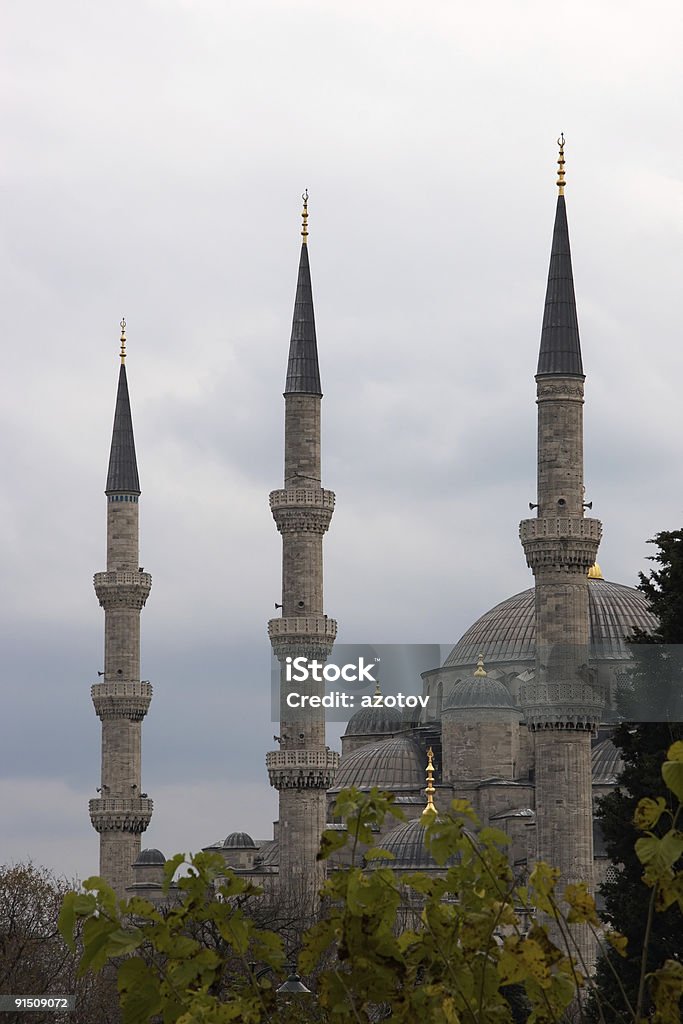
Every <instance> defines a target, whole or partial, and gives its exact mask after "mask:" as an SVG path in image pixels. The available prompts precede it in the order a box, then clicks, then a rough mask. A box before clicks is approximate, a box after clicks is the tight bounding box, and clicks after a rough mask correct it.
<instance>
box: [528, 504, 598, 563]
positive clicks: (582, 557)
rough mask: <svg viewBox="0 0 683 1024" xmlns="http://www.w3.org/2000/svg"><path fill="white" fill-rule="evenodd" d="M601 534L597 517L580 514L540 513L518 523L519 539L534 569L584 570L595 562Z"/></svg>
mask: <svg viewBox="0 0 683 1024" xmlns="http://www.w3.org/2000/svg"><path fill="white" fill-rule="evenodd" d="M601 536H602V523H601V522H600V520H599V519H587V518H584V517H583V516H542V517H539V518H537V519H523V520H522V522H521V523H520V524H519V538H520V540H521V542H522V546H523V547H524V554H525V555H526V560H527V565H528V566H529V568H530V569H531V570H532V571H533V572H537V571H538V570H543V569H553V568H554V569H557V570H558V571H560V570H564V571H565V572H569V573H577V574H578V573H587V572H588V570H589V569H590V567H591V565H593V564H594V562H595V557H596V555H597V552H598V547H599V544H600V538H601Z"/></svg>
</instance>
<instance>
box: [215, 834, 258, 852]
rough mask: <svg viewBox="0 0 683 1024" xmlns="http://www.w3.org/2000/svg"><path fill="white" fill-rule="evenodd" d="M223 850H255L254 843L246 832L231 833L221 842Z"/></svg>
mask: <svg viewBox="0 0 683 1024" xmlns="http://www.w3.org/2000/svg"><path fill="white" fill-rule="evenodd" d="M222 845H223V848H224V849H229V850H255V849H256V843H255V842H254V840H253V839H252V838H251V836H250V835H249V834H248V833H247V832H231V833H230V835H229V836H227V838H226V839H224V840H223V844H222Z"/></svg>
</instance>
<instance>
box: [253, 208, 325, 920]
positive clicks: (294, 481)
mask: <svg viewBox="0 0 683 1024" xmlns="http://www.w3.org/2000/svg"><path fill="white" fill-rule="evenodd" d="M306 217H307V210H306V205H304V229H303V232H302V235H303V245H302V247H301V258H300V262H299V278H298V283H297V293H296V301H295V305H294V320H293V324H292V338H291V342H290V351H289V362H288V367H287V383H286V387H285V395H284V397H285V473H284V488H282V489H280V490H277V491H273V492H272V493H271V495H270V508H271V511H272V514H273V518H274V519H275V523H276V525H277V528H278V530H279V532H280V533H281V535H282V617H281V618H276V619H271V621H270V622H269V624H268V634H269V637H270V642H271V645H272V648H273V652H274V654H275V656H276V657H277V658H278V660H279V662H280V736H279V744H280V749H279V750H278V751H273V752H271V753H269V754H267V756H266V765H267V768H268V776H269V778H270V782H271V785H272V786H274V787H275V789H277V791H278V794H279V828H278V835H279V857H280V867H279V879H280V895H281V897H282V898H283V899H284V900H285V901H287V902H289V903H290V905H294V906H297V907H300V908H301V909H302V911H303V912H304V913H308V912H310V911H312V910H313V909H314V907H315V905H316V898H317V893H318V890H319V889H320V886H321V884H322V882H323V880H324V877H325V873H324V865H322V864H320V863H318V861H317V860H316V855H317V852H318V849H319V847H320V837H321V834H322V832H323V830H324V828H325V824H326V791H327V790H328V789H329V788H330V787H331V785H332V781H333V778H334V772H335V769H336V767H337V764H338V761H339V755H338V754H337V753H335V752H334V751H331V750H330V749H329V748H328V747H327V746H326V744H325V712H324V709H323V708H313V709H311V708H302V709H300V710H299V709H293V708H290V707H289V706H288V705H287V701H286V697H287V694H288V693H289V692H290V691H293V690H296V692H298V693H301V694H304V695H309V696H313V695H317V696H323V695H324V692H325V684H324V682H322V681H321V682H315V681H312V680H311V681H310V682H308V683H296V684H293V683H290V682H288V681H287V680H286V678H285V672H286V659H287V658H288V657H291V658H296V657H299V656H304V657H306V658H307V659H309V660H311V659H318V660H319V661H321V662H323V661H325V660H326V659H327V658H328V657H329V655H330V652H331V650H332V646H333V644H334V639H335V636H336V632H337V624H336V622H335V621H334V620H333V619H329V618H328V617H327V616H326V615H325V613H324V611H323V550H322V545H323V536H324V534H325V533H326V531H327V529H328V526H329V524H330V520H331V518H332V513H333V511H334V494H333V493H332V491H327V490H324V489H323V488H322V487H321V469H320V405H321V400H322V392H321V388H320V375H319V370H318V354H317V342H316V336H315V320H314V315H313V299H312V291H311V281H310V270H309V264H308V247H307V244H306V242H307V229H306Z"/></svg>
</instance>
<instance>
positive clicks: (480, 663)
mask: <svg viewBox="0 0 683 1024" xmlns="http://www.w3.org/2000/svg"><path fill="white" fill-rule="evenodd" d="M474 675H475V678H477V679H481V678H483V676H485V675H486V669H485V668H484V655H483V654H480V655H479V658H478V660H477V667H476V668H475V670H474Z"/></svg>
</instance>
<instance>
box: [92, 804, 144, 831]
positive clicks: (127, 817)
mask: <svg viewBox="0 0 683 1024" xmlns="http://www.w3.org/2000/svg"><path fill="white" fill-rule="evenodd" d="M89 808H90V820H91V822H92V824H93V828H94V829H95V830H96V831H97V832H132V833H134V834H137V833H139V832H144V831H145V829H146V828H147V826H148V825H149V822H150V819H151V817H152V811H153V809H154V802H153V801H152V800H150V799H149V798H147V797H129V798H124V797H104V798H99V799H94V800H91V801H90V803H89Z"/></svg>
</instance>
